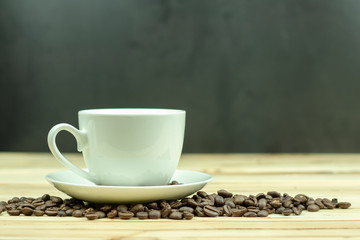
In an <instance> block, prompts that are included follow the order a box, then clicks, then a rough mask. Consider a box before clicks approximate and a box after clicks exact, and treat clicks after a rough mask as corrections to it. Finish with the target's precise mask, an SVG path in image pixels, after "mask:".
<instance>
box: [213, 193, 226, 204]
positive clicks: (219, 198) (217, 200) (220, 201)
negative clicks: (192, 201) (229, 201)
mask: <svg viewBox="0 0 360 240" xmlns="http://www.w3.org/2000/svg"><path fill="white" fill-rule="evenodd" d="M224 204H225V201H224V198H223V197H222V196H220V195H217V196H216V197H215V206H218V207H222V206H224Z"/></svg>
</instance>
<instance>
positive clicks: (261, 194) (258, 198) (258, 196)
mask: <svg viewBox="0 0 360 240" xmlns="http://www.w3.org/2000/svg"><path fill="white" fill-rule="evenodd" d="M255 197H256V199H257V200H260V199H262V198H266V195H265V193H258V194H257V195H256V196H255Z"/></svg>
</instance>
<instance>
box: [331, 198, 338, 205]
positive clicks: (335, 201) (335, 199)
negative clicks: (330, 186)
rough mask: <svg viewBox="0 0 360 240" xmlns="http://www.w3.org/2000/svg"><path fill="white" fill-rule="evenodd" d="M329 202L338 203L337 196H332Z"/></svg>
mask: <svg viewBox="0 0 360 240" xmlns="http://www.w3.org/2000/svg"><path fill="white" fill-rule="evenodd" d="M331 202H332V203H333V204H334V205H335V206H336V204H338V199H337V198H333V199H331Z"/></svg>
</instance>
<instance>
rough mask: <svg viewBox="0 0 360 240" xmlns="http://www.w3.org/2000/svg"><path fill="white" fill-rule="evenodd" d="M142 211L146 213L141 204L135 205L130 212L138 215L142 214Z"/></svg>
mask: <svg viewBox="0 0 360 240" xmlns="http://www.w3.org/2000/svg"><path fill="white" fill-rule="evenodd" d="M142 211H144V206H143V205H142V204H141V203H138V204H136V205H134V206H133V207H132V208H131V209H130V212H133V213H134V214H136V213H137V212H142Z"/></svg>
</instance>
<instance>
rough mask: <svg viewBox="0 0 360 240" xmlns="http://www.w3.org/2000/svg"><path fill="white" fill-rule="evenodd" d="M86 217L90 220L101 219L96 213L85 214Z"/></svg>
mask: <svg viewBox="0 0 360 240" xmlns="http://www.w3.org/2000/svg"><path fill="white" fill-rule="evenodd" d="M85 217H86V218H87V219H88V220H95V219H98V218H99V215H98V214H96V213H95V212H88V213H86V214H85Z"/></svg>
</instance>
